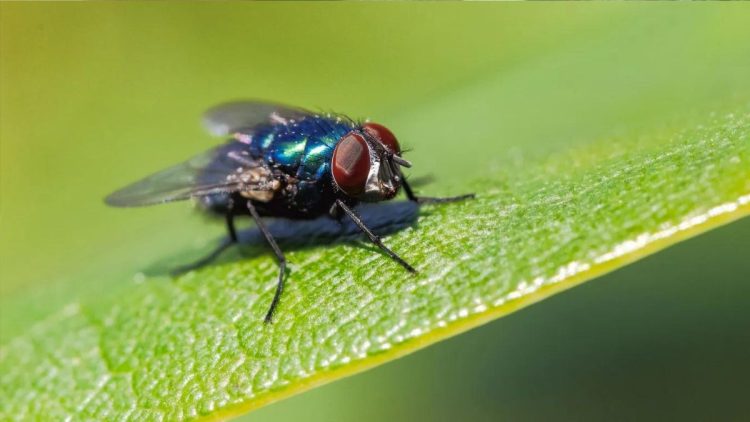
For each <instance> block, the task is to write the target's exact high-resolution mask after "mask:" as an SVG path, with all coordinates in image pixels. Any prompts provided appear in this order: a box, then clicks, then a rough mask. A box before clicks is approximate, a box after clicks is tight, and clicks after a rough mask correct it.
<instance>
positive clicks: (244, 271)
mask: <svg viewBox="0 0 750 422" xmlns="http://www.w3.org/2000/svg"><path fill="white" fill-rule="evenodd" d="M749 141H750V114H749V113H748V110H747V109H742V110H738V113H736V114H734V115H728V116H724V117H721V118H717V119H716V120H713V121H710V122H708V123H707V124H706V125H704V126H703V127H701V128H695V129H692V130H688V131H685V132H683V133H680V134H675V135H673V136H671V137H668V138H666V139H649V142H648V147H645V148H641V149H631V148H625V147H624V146H621V145H620V144H617V146H616V147H611V148H604V150H606V151H602V150H600V151H598V152H597V153H596V154H595V156H596V157H593V156H588V157H585V159H582V160H580V161H576V157H580V154H573V155H571V156H569V157H563V158H557V159H554V160H550V161H549V162H547V163H545V164H544V165H542V166H540V167H534V168H527V169H523V168H519V169H514V171H511V172H508V173H505V174H501V175H495V176H493V177H489V178H488V179H487V180H485V181H481V182H477V183H475V184H473V185H472V188H473V189H475V190H476V191H477V192H478V197H477V198H476V199H475V200H472V201H467V202H465V203H460V204H453V205H446V206H431V207H428V208H427V209H426V210H424V211H423V215H422V216H421V217H420V218H419V222H418V225H417V226H416V227H414V228H409V229H406V230H403V231H400V232H399V233H397V234H395V235H393V236H389V237H388V238H387V242H388V244H389V245H391V246H392V247H393V248H394V249H395V250H397V251H400V252H401V253H402V254H403V256H404V257H405V258H406V259H407V260H408V261H410V262H412V263H414V264H415V266H416V267H417V268H418V269H419V274H418V275H416V276H411V275H409V274H408V273H406V272H405V271H403V269H401V268H400V267H398V266H397V265H395V264H394V263H393V262H391V261H390V260H388V259H386V258H385V257H384V256H382V254H379V253H376V252H375V251H373V250H372V249H371V248H357V247H353V246H352V245H348V244H344V245H334V246H330V247H325V248H323V247H320V248H313V249H310V250H307V249H303V250H293V251H290V252H289V253H288V259H289V261H290V262H291V263H292V265H291V272H290V274H289V276H288V288H287V290H286V291H285V292H284V296H283V300H282V303H281V306H280V308H279V310H278V313H277V316H276V320H275V322H274V324H273V325H264V324H263V322H262V319H263V313H264V312H265V310H266V306H267V305H268V303H269V302H270V299H271V297H272V294H273V287H274V285H273V280H274V275H275V273H276V264H275V263H274V262H273V259H272V258H270V257H267V256H256V257H251V258H248V259H245V260H240V261H236V262H230V263H225V264H222V265H215V266H209V267H206V268H204V269H201V270H199V271H196V272H193V273H190V274H188V275H186V276H183V277H180V278H178V279H176V280H174V281H169V280H166V279H159V278H147V279H145V280H144V281H143V282H142V284H140V285H138V286H137V287H135V288H133V289H132V290H131V291H129V292H127V293H126V294H124V295H121V296H119V297H117V298H115V299H110V300H109V301H108V303H107V305H106V306H103V307H101V308H100V307H97V308H96V309H92V308H90V307H89V306H88V305H86V304H75V305H71V306H68V307H66V308H64V309H63V310H61V311H60V312H58V313H56V314H55V315H53V316H51V317H49V318H47V319H46V320H44V321H41V322H39V323H38V324H36V325H35V326H34V327H33V329H32V330H31V331H29V332H28V333H27V334H26V335H23V336H21V337H19V338H16V339H15V340H13V341H12V342H11V343H10V344H9V345H7V346H6V347H4V348H3V350H2V372H3V374H4V376H3V381H2V391H3V395H4V400H3V403H5V404H4V407H5V411H6V415H17V416H21V417H24V415H25V416H31V415H34V414H36V415H47V416H51V417H56V416H59V417H62V416H64V415H65V414H70V413H72V414H74V415H77V417H92V418H97V417H102V416H105V415H106V416H110V417H114V416H118V415H119V416H124V415H127V416H128V417H132V418H136V419H141V418H145V417H149V418H153V417H160V416H164V417H166V418H168V419H173V418H182V417H195V416H199V415H214V416H216V415H231V414H236V413H238V412H241V411H246V410H248V409H252V408H255V407H258V406H261V405H263V404H265V403H268V402H270V401H273V400H278V399H279V398H282V397H285V396H288V395H290V394H293V393H296V392H299V391H302V390H305V389H308V388H311V387H312V386H315V385H317V384H320V383H323V382H327V381H330V380H333V379H336V378H339V377H342V376H345V375H349V374H352V373H355V372H358V371H361V370H364V369H366V368H369V367H372V366H374V365H378V364H380V363H383V362H385V361H387V360H390V359H394V358H396V357H398V356H402V355H404V354H406V353H409V352H412V351H414V350H416V349H419V348H421V347H424V346H426V345H428V344H430V343H433V342H436V341H439V340H441V339H444V338H446V337H449V336H452V335H455V334H457V333H459V332H461V331H464V330H467V329H469V328H471V327H474V326H476V325H479V324H482V323H484V322H486V321H489V320H491V319H494V318H497V317H499V316H502V315H505V314H507V313H509V312H513V311H515V310H517V309H519V308H521V307H523V306H526V305H528V304H531V303H533V302H536V301H538V300H540V299H542V298H544V297H546V296H548V295H550V294H553V293H555V292H558V291H561V290H563V289H566V288H569V287H571V286H574V285H576V284H578V283H580V282H582V281H584V280H587V279H590V278H591V277H594V276H596V275H599V274H602V273H604V272H606V271H610V270H611V269H613V268H616V267H618V266H620V265H623V264H625V263H628V262H631V261H633V260H635V259H637V258H639V257H642V256H644V255H645V254H648V253H651V252H653V251H656V250H658V249H661V248H663V247H665V246H667V245H669V244H672V243H674V242H677V241H679V240H681V239H684V238H686V237H689V236H692V235H694V234H696V233H699V232H701V231H704V230H706V229H708V228H709V227H713V226H716V225H718V224H722V223H725V222H727V221H731V220H732V219H736V218H739V217H740V216H742V215H746V214H747V213H748V212H749V211H750V166H748V165H747V163H748V162H750V142H749ZM610 145H611V144H610ZM665 181H668V183H667V182H665ZM26 412H28V413H26Z"/></svg>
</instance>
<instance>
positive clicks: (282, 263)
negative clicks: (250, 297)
mask: <svg viewBox="0 0 750 422" xmlns="http://www.w3.org/2000/svg"><path fill="white" fill-rule="evenodd" d="M247 209H248V210H249V211H250V215H251V216H252V217H253V220H255V224H256V225H257V226H258V229H259V230H260V232H261V233H263V236H264V237H265V238H266V241H267V242H268V244H269V245H270V246H271V249H273V253H274V254H275V255H276V259H278V261H279V279H278V281H277V282H276V293H274V295H273V301H271V306H270V307H269V308H268V312H266V317H265V319H264V321H265V322H266V324H268V323H270V322H271V321H272V320H273V312H274V311H275V310H276V306H278V304H279V299H280V298H281V292H282V291H283V290H284V274H285V273H286V257H284V252H281V248H279V245H277V244H276V239H274V238H273V236H272V235H271V232H270V231H269V230H268V228H267V227H266V225H265V223H263V220H262V219H261V218H260V215H259V214H258V211H256V210H255V207H254V206H253V204H252V202H250V201H247Z"/></svg>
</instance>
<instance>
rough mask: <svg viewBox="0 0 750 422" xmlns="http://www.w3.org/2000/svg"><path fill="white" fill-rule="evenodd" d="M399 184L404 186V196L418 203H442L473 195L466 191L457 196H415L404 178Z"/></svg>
mask: <svg viewBox="0 0 750 422" xmlns="http://www.w3.org/2000/svg"><path fill="white" fill-rule="evenodd" d="M401 186H403V187H404V191H405V192H406V197H407V198H409V200H410V201H414V202H416V203H418V204H444V203H447V202H458V201H463V200H465V199H471V198H473V197H474V194H473V193H467V194H466V195H458V196H448V197H445V198H433V197H429V196H416V195H414V191H412V190H411V186H409V183H408V182H407V181H406V179H403V180H402V181H401Z"/></svg>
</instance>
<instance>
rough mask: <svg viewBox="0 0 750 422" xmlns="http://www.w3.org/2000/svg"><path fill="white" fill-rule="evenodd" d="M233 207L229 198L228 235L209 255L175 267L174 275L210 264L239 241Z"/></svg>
mask: <svg viewBox="0 0 750 422" xmlns="http://www.w3.org/2000/svg"><path fill="white" fill-rule="evenodd" d="M233 208H234V202H233V201H232V198H229V202H228V206H227V214H226V216H225V218H226V225H227V233H228V236H227V237H226V238H224V239H222V240H221V243H219V244H218V245H217V246H216V248H214V250H213V251H211V252H210V253H209V254H208V255H206V256H204V257H203V258H201V259H199V260H197V261H195V262H191V263H190V264H187V265H182V266H180V267H177V268H175V269H173V270H172V275H180V274H184V273H186V272H188V271H192V270H195V269H198V268H200V267H202V266H204V265H206V264H209V263H211V262H212V261H214V260H215V259H216V258H218V257H219V255H221V253H222V252H224V251H225V250H226V249H228V248H229V247H230V246H232V245H234V244H235V243H237V230H236V229H235V227H234V214H233V212H232V211H233Z"/></svg>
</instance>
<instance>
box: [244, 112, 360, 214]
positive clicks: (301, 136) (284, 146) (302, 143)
mask: <svg viewBox="0 0 750 422" xmlns="http://www.w3.org/2000/svg"><path fill="white" fill-rule="evenodd" d="M354 127H356V124H355V123H354V122H352V121H351V120H348V119H345V118H338V117H335V116H307V117H304V118H302V119H300V120H297V121H289V122H285V123H277V124H273V125H269V126H267V127H266V128H263V129H261V130H259V131H257V132H256V133H255V134H253V136H252V139H251V140H250V142H249V145H248V147H249V149H250V155H251V156H253V157H255V158H262V159H263V160H264V161H265V162H267V163H268V164H269V165H270V166H271V167H272V168H275V169H278V170H280V171H282V172H283V173H285V174H286V175H288V176H291V177H294V178H295V179H296V190H295V192H294V197H293V198H290V200H294V201H295V205H297V206H299V207H300V208H301V209H308V210H311V209H314V208H317V207H319V206H322V205H324V204H319V203H320V202H325V199H326V198H325V197H326V196H327V194H328V193H332V191H333V181H332V178H331V170H330V166H331V157H332V155H333V150H334V148H335V147H336V144H337V143H338V142H339V140H340V139H341V138H342V137H343V136H344V135H346V134H347V133H348V132H349V131H350V130H352V129H353V128H354Z"/></svg>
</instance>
